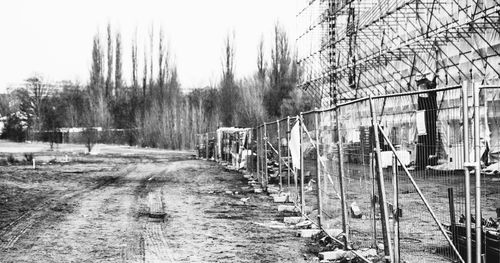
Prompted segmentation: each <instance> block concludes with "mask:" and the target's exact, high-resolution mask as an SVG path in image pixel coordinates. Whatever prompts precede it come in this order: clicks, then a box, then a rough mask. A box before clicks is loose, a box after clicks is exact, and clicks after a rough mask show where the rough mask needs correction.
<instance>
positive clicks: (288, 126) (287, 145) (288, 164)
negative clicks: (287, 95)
mask: <svg viewBox="0 0 500 263" xmlns="http://www.w3.org/2000/svg"><path fill="white" fill-rule="evenodd" d="M286 161H287V166H286V167H287V186H288V188H290V172H291V171H290V116H287V117H286Z"/></svg>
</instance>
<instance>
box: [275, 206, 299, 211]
mask: <svg viewBox="0 0 500 263" xmlns="http://www.w3.org/2000/svg"><path fill="white" fill-rule="evenodd" d="M278 212H299V209H298V208H296V207H295V206H293V205H279V206H278Z"/></svg>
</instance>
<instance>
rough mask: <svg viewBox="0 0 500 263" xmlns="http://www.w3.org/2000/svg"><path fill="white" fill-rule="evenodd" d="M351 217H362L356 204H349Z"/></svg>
mask: <svg viewBox="0 0 500 263" xmlns="http://www.w3.org/2000/svg"><path fill="white" fill-rule="evenodd" d="M351 216H352V218H361V217H362V216H363V213H361V209H360V208H359V206H358V204H356V202H353V203H352V204H351Z"/></svg>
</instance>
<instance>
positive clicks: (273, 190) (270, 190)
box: [267, 186, 280, 194]
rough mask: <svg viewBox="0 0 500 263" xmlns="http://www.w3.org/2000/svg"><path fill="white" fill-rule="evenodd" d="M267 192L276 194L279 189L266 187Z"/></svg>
mask: <svg viewBox="0 0 500 263" xmlns="http://www.w3.org/2000/svg"><path fill="white" fill-rule="evenodd" d="M267 192H268V193H269V194H278V193H279V192H280V189H279V188H277V187H270V186H268V187H267Z"/></svg>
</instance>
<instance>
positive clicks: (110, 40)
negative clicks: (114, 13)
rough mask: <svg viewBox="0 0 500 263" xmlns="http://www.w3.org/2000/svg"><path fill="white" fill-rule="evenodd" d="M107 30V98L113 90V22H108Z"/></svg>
mask: <svg viewBox="0 0 500 263" xmlns="http://www.w3.org/2000/svg"><path fill="white" fill-rule="evenodd" d="M106 32H107V40H108V49H107V62H108V68H107V77H106V98H108V97H109V96H110V95H111V91H112V90H113V81H112V78H113V35H112V33H111V23H108V26H107V28H106Z"/></svg>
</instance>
